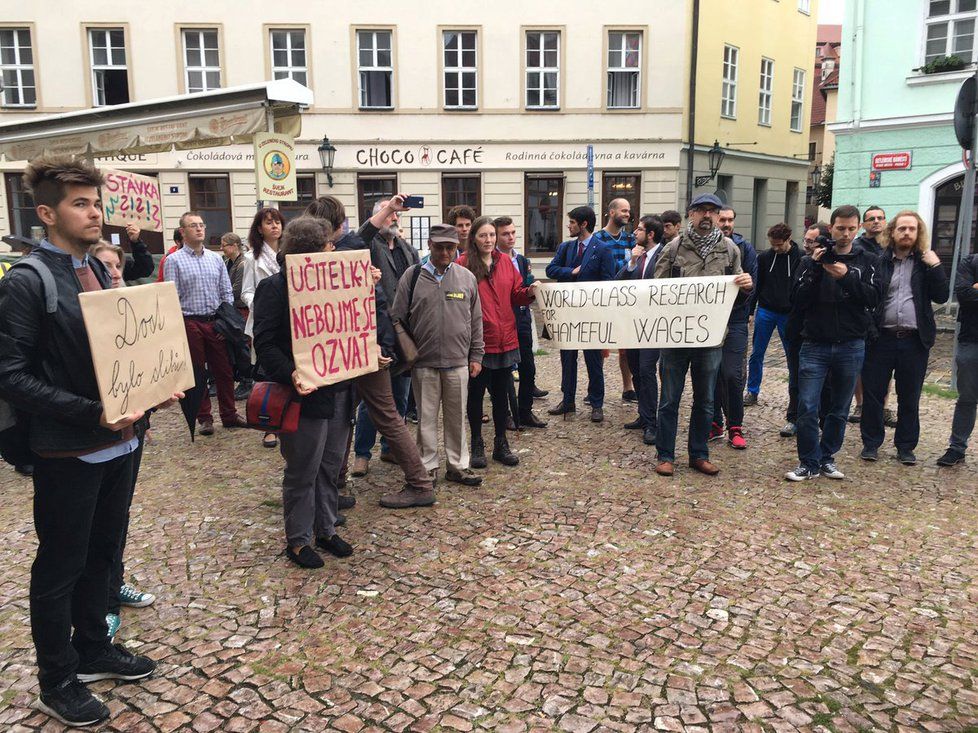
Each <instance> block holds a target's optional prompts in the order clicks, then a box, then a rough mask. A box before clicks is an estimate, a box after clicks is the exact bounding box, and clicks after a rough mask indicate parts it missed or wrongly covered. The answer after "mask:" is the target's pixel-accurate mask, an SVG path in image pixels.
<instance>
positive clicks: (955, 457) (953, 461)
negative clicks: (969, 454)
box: [937, 448, 964, 467]
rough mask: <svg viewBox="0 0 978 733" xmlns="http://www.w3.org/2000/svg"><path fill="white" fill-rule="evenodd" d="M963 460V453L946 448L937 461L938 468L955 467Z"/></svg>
mask: <svg viewBox="0 0 978 733" xmlns="http://www.w3.org/2000/svg"><path fill="white" fill-rule="evenodd" d="M963 460H964V453H962V452H961V451H959V450H955V449H954V448H948V449H947V451H945V452H944V455H943V456H941V457H940V458H938V459H937V465H938V466H944V467H947V466H956V465H957V464H959V463H961V462H962V461H963Z"/></svg>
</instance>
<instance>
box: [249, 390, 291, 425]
mask: <svg viewBox="0 0 978 733" xmlns="http://www.w3.org/2000/svg"><path fill="white" fill-rule="evenodd" d="M301 407H302V398H301V397H299V395H298V394H297V393H296V391H295V390H294V389H293V388H292V386H291V385H288V384H280V383H279V382H255V386H254V387H252V388H251V394H250V395H248V402H247V405H246V407H245V422H247V423H248V427H249V428H254V429H255V430H262V431H264V432H266V433H294V432H295V431H296V430H298V429H299V410H300V408H301Z"/></svg>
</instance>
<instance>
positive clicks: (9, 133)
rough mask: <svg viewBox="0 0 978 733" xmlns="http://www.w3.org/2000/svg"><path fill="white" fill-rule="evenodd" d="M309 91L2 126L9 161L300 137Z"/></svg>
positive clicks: (103, 110) (253, 87) (293, 87)
mask: <svg viewBox="0 0 978 733" xmlns="http://www.w3.org/2000/svg"><path fill="white" fill-rule="evenodd" d="M312 103H313V94H312V90H311V89H308V88H307V87H304V86H302V85H301V84H299V83H298V82H296V81H293V80H292V79H279V80H277V81H269V82H264V83H261V84H249V85H246V86H240V87H231V88H229V89H217V90H214V91H211V92H200V93H197V94H183V95H180V96H177V97H164V98H162V99H153V100H149V101H146V102H133V103H130V104H118V105H114V106H111V107H96V108H94V109H86V110H81V111H79V112H68V113H66V114H60V115H47V116H45V117H38V118H34V119H30V120H24V121H17V122H8V123H6V124H0V154H2V155H3V156H4V157H5V158H6V159H7V160H8V161H21V160H32V159H34V158H37V157H40V156H42V155H74V156H85V157H88V158H99V157H109V156H115V155H138V154H141V153H162V152H166V151H169V150H172V149H174V148H176V149H178V150H188V149H191V148H211V147H219V146H222V145H230V144H234V143H250V142H251V141H252V135H253V134H254V133H256V132H266V131H268V132H272V131H274V132H281V133H283V134H287V135H290V136H292V137H298V135H299V132H300V130H301V120H300V116H299V112H300V110H301V109H302V108H304V107H309V106H310V105H312Z"/></svg>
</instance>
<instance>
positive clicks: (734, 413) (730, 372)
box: [713, 323, 747, 428]
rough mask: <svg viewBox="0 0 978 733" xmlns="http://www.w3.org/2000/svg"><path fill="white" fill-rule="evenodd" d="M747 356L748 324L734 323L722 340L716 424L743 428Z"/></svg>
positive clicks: (715, 408) (714, 417)
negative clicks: (745, 357) (745, 359)
mask: <svg viewBox="0 0 978 733" xmlns="http://www.w3.org/2000/svg"><path fill="white" fill-rule="evenodd" d="M746 353H747V324H746V323H731V324H729V325H728V326H727V337H726V338H725V339H724V340H723V360H722V361H721V362H720V373H719V374H718V375H717V386H716V394H715V395H714V397H713V422H715V423H716V424H717V425H720V426H721V427H723V424H724V421H723V418H724V416H726V418H727V422H726V426H727V428H742V427H743V426H744V382H745V379H744V354H746Z"/></svg>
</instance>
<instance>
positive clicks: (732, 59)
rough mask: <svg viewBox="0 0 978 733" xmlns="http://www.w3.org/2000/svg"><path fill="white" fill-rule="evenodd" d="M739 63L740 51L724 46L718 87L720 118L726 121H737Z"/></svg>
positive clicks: (734, 47)
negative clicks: (720, 80)
mask: <svg viewBox="0 0 978 733" xmlns="http://www.w3.org/2000/svg"><path fill="white" fill-rule="evenodd" d="M739 63H740V49H739V48H737V47H736V46H731V45H730V44H729V43H727V44H724V46H723V70H722V72H721V74H722V82H721V85H720V116H721V117H724V118H726V119H728V120H735V119H737V74H738V71H737V66H738V64H739ZM728 72H729V73H728Z"/></svg>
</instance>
